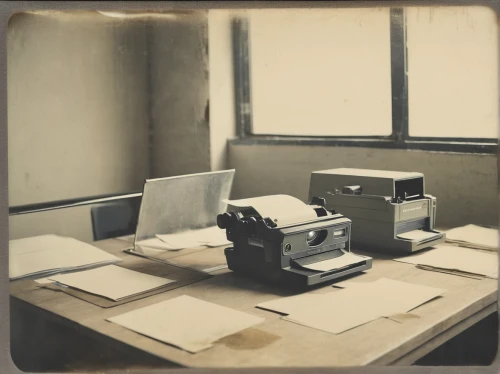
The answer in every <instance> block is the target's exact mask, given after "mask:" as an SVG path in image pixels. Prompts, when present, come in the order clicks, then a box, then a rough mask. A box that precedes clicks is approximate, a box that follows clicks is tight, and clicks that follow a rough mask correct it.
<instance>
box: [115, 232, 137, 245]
mask: <svg viewBox="0 0 500 374" xmlns="http://www.w3.org/2000/svg"><path fill="white" fill-rule="evenodd" d="M115 239H118V240H123V241H125V242H128V243H133V242H134V239H135V234H131V235H125V236H119V237H117V238H115Z"/></svg>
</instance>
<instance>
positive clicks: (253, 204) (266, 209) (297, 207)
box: [223, 195, 318, 226]
mask: <svg viewBox="0 0 500 374" xmlns="http://www.w3.org/2000/svg"><path fill="white" fill-rule="evenodd" d="M223 202H224V203H226V204H228V205H231V206H233V207H237V208H253V209H255V210H256V211H257V212H258V213H259V214H260V216H261V217H262V218H270V219H272V220H273V221H274V222H275V223H276V224H277V225H278V226H284V225H288V224H294V223H299V222H305V221H310V220H313V219H317V218H318V216H317V214H316V211H315V210H314V209H313V208H312V207H311V206H309V205H307V204H304V203H303V202H302V201H300V200H299V199H296V198H295V197H292V196H288V195H270V196H261V197H254V198H250V199H241V200H223Z"/></svg>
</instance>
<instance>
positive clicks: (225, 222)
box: [217, 213, 233, 229]
mask: <svg viewBox="0 0 500 374" xmlns="http://www.w3.org/2000/svg"><path fill="white" fill-rule="evenodd" d="M232 221H233V217H232V215H231V213H222V214H219V215H218V216H217V226H219V228H220V229H227V228H229V227H230V226H231V222H232Z"/></svg>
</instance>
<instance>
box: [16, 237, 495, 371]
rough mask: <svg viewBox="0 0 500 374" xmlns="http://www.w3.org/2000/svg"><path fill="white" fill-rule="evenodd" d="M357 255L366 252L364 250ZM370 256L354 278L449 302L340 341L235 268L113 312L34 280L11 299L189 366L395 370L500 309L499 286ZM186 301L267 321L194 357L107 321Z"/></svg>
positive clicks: (210, 253)
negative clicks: (285, 315) (291, 318)
mask: <svg viewBox="0 0 500 374" xmlns="http://www.w3.org/2000/svg"><path fill="white" fill-rule="evenodd" d="M94 244H95V245H96V246H97V247H99V248H102V249H104V250H106V251H108V252H110V253H113V254H115V255H117V256H118V257H120V258H122V259H123V260H124V261H126V262H130V261H147V260H145V259H142V258H140V257H138V256H134V255H130V254H127V253H124V252H123V250H124V249H126V248H129V247H130V243H127V242H126V241H123V240H118V239H110V240H104V241H100V242H95V243H94ZM354 252H355V253H360V254H362V253H361V252H359V251H354ZM370 256H372V257H373V267H372V269H370V270H368V271H367V272H366V273H362V274H359V275H357V276H354V277H353V278H352V279H353V280H355V281H373V280H376V279H378V278H382V277H387V278H391V279H395V280H401V281H406V282H410V283H415V284H421V285H427V286H434V287H439V288H444V289H447V293H446V295H445V296H444V297H442V298H439V299H436V300H433V301H431V302H429V303H426V304H424V305H422V306H420V307H418V308H416V309H414V310H413V311H412V312H411V313H412V314H415V315H417V316H419V318H412V319H409V320H407V321H405V322H403V323H398V322H395V321H392V320H389V319H386V318H379V319H377V320H375V321H372V322H370V323H367V324H365V325H362V326H359V327H357V328H354V329H352V330H349V331H346V332H344V333H342V334H339V335H334V334H329V333H326V332H323V331H319V330H315V329H311V328H308V327H304V326H301V325H298V324H294V323H291V322H287V321H284V320H282V319H281V318H280V317H281V316H280V315H279V314H276V313H273V312H269V311H265V310H261V309H257V308H255V305H257V304H258V303H262V302H265V301H269V300H273V299H276V298H278V297H280V296H289V295H291V293H287V291H286V290H283V289H281V288H279V287H278V286H273V285H269V284H264V283H260V282H257V281H255V280H252V279H248V278H246V277H243V276H240V275H238V274H234V273H233V272H231V271H230V270H228V269H221V270H217V271H215V272H213V273H212V274H214V275H215V276H214V277H212V278H210V279H207V280H204V281H201V282H198V283H195V284H191V285H188V286H185V287H181V288H178V289H174V290H170V291H167V292H164V293H161V294H158V295H154V296H150V297H148V298H145V299H140V300H136V301H132V302H130V303H127V304H123V305H119V306H116V307H113V308H108V309H105V308H101V307H99V306H96V305H93V304H90V303H88V302H85V301H83V300H80V299H77V298H75V297H73V296H70V295H68V294H66V293H64V292H55V291H52V290H49V289H44V288H41V287H39V285H38V284H37V283H35V282H34V281H32V280H19V281H14V282H11V284H10V293H11V296H12V297H15V298H17V299H20V300H22V301H25V302H27V303H29V304H31V305H33V306H36V307H39V308H41V309H43V310H45V311H47V312H49V313H48V314H47V316H49V317H52V318H56V319H57V320H59V321H61V322H69V323H76V324H78V325H81V326H83V327H86V328H88V329H90V330H91V331H92V332H94V333H97V334H96V336H101V337H103V336H104V337H110V338H112V339H115V340H118V341H120V342H122V343H124V344H126V345H129V346H132V347H135V348H137V349H139V350H142V351H145V352H148V353H150V354H153V355H155V356H159V357H161V358H164V359H166V360H168V361H171V362H175V363H177V364H180V365H182V366H188V367H331V366H360V365H368V364H377V365H388V364H395V363H405V360H404V358H405V357H407V359H406V363H411V361H412V360H413V359H412V357H413V358H415V357H418V356H419V354H416V353H415V352H417V351H418V350H419V349H422V347H423V346H425V345H426V344H427V345H432V344H433V343H432V342H433V341H435V340H436V339H438V338H439V337H442V336H446V334H447V333H448V338H447V339H449V338H450V337H451V336H453V335H455V334H456V333H458V332H460V331H458V332H455V333H452V335H451V336H450V331H452V330H453V329H454V328H456V327H457V326H459V325H464V324H465V325H467V323H466V321H467V320H469V319H474V316H476V319H475V322H477V321H478V318H484V317H486V315H487V314H485V313H484V312H488V314H489V313H491V312H494V311H495V310H497V288H498V287H497V284H498V282H497V280H494V279H480V280H478V279H473V278H467V277H461V276H456V275H450V274H444V273H439V272H433V271H427V270H422V269H418V268H416V267H415V266H414V265H411V264H405V263H400V262H396V261H392V260H391V259H390V258H389V257H386V256H379V255H376V254H370ZM159 257H161V258H162V259H166V260H169V261H171V262H172V263H174V264H179V265H184V266H193V267H197V268H199V267H200V265H201V266H202V267H203V266H205V267H206V268H209V267H211V266H212V267H215V266H216V265H219V264H222V263H225V258H224V253H223V249H222V248H207V249H200V248H198V249H186V250H182V251H178V252H165V253H164V254H162V255H160V256H159ZM328 291H331V285H328V286H325V287H323V288H319V289H316V290H315V291H314V292H318V293H319V292H328ZM180 295H189V296H192V297H196V298H199V299H202V300H206V301H210V302H213V303H216V304H219V305H223V306H226V307H230V308H234V309H236V310H240V311H244V312H248V313H251V314H253V315H256V316H259V317H263V318H265V321H264V322H263V323H262V324H260V325H258V326H255V328H251V329H247V330H245V331H243V332H240V333H238V334H235V335H232V336H229V337H226V338H224V339H221V340H220V341H218V342H217V343H216V344H215V345H214V347H213V348H211V349H208V350H206V351H202V352H199V353H197V354H191V353H188V352H185V351H182V350H180V349H178V348H175V347H173V346H170V345H167V344H164V343H162V342H159V341H156V340H153V339H150V338H148V337H145V336H142V335H140V334H137V333H135V332H133V331H130V330H127V329H125V328H123V327H121V326H118V325H116V324H113V323H111V322H107V321H106V320H105V319H106V318H109V317H112V316H116V315H119V314H122V313H125V312H128V311H131V310H134V309H138V308H141V307H144V306H147V305H151V304H155V303H158V302H160V301H164V300H168V299H171V298H174V297H177V296H180ZM481 313H483V314H482V315H481ZM478 316H479V317H478ZM332 318H335V317H334V316H333V317H332ZM467 327H468V326H466V327H464V328H463V329H465V328H467ZM463 329H462V330H463ZM444 341H446V340H444ZM444 341H442V342H444ZM442 342H441V343H442ZM435 344H436V343H434V346H435ZM425 353H426V352H425ZM421 355H423V354H420V356H421Z"/></svg>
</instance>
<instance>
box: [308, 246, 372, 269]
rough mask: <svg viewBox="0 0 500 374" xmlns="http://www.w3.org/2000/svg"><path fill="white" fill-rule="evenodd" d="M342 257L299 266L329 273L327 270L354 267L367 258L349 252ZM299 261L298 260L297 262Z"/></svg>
mask: <svg viewBox="0 0 500 374" xmlns="http://www.w3.org/2000/svg"><path fill="white" fill-rule="evenodd" d="M342 252H343V253H344V254H343V255H342V256H339V257H335V258H331V259H329V260H324V261H318V262H314V263H312V264H300V263H299V265H300V266H301V267H303V268H306V269H309V270H315V271H329V270H340V269H342V268H345V267H348V266H350V265H355V264H358V263H361V262H365V261H366V260H367V259H368V258H367V257H365V256H360V255H355V254H354V253H351V252H346V251H344V250H342ZM299 261H300V260H299Z"/></svg>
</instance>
